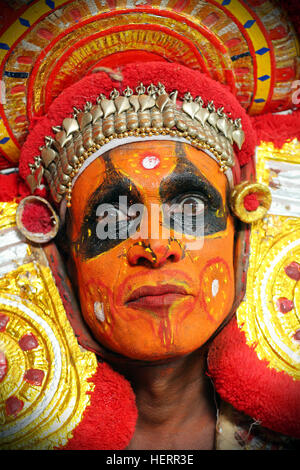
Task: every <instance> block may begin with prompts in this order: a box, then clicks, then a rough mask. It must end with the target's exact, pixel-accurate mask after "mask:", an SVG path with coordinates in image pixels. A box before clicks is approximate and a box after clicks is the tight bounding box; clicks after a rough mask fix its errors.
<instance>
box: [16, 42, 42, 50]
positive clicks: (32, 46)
mask: <svg viewBox="0 0 300 470" xmlns="http://www.w3.org/2000/svg"><path fill="white" fill-rule="evenodd" d="M21 45H22V46H23V47H24V49H26V50H28V51H36V52H40V51H41V50H42V49H41V48H40V47H39V46H36V45H35V44H32V43H31V42H28V41H25V39H23V41H22V42H21Z"/></svg>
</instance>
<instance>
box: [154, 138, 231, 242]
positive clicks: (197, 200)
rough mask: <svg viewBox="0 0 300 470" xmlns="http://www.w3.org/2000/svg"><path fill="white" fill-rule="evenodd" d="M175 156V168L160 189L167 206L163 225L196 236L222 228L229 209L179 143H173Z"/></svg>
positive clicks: (218, 230)
mask: <svg viewBox="0 0 300 470" xmlns="http://www.w3.org/2000/svg"><path fill="white" fill-rule="evenodd" d="M176 155H177V156H178V160H177V165H176V168H175V170H174V171H173V173H172V174H171V175H169V176H168V177H166V178H164V180H163V181H162V183H161V185H160V188H159V192H160V197H161V200H162V201H163V202H164V205H165V207H166V210H165V211H164V215H165V217H164V225H166V226H168V227H169V228H171V229H174V231H175V232H179V233H185V234H187V235H195V236H201V235H202V236H206V235H212V234H213V233H217V232H220V231H223V230H225V229H226V225H227V215H228V210H227V208H226V204H225V205H224V203H223V200H222V196H221V194H220V193H219V192H218V191H217V190H216V188H215V187H214V186H212V185H211V183H210V182H209V181H208V180H207V179H206V178H205V176H204V175H202V173H201V172H200V171H199V170H198V168H197V167H195V166H194V165H193V164H192V163H191V162H190V161H189V160H188V159H187V157H186V154H185V152H184V147H183V145H182V144H181V143H179V142H178V143H176ZM184 210H185V211H186V212H185V215H184Z"/></svg>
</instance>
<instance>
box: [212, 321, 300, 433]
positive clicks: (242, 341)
mask: <svg viewBox="0 0 300 470" xmlns="http://www.w3.org/2000/svg"><path fill="white" fill-rule="evenodd" d="M208 375H209V376H210V377H211V378H212V380H213V381H214V385H215V388H216V390H217V392H218V393H219V394H220V396H221V398H222V399H223V400H225V401H227V402H229V403H230V404H231V405H233V406H234V407H235V408H236V409H237V410H239V411H242V412H244V413H245V414H247V415H249V416H251V417H252V418H254V419H256V420H258V421H260V422H261V425H262V426H265V427H267V428H269V429H272V430H274V431H276V432H279V433H281V434H286V435H289V436H292V437H295V438H300V381H299V380H298V381H294V380H293V379H292V377H290V376H289V375H287V374H285V373H284V372H277V371H276V370H275V369H272V368H270V367H269V366H268V362H267V361H261V360H259V359H258V357H257V354H256V352H255V350H254V348H253V347H250V346H248V345H247V344H246V338H245V334H244V332H242V331H241V330H240V329H239V328H238V325H237V321H236V318H235V317H234V318H233V319H232V320H231V322H230V323H229V324H228V325H227V326H226V327H225V328H224V329H223V330H222V331H221V332H220V333H219V335H218V336H217V337H216V338H215V339H214V341H213V343H212V345H211V347H210V350H209V357H208Z"/></svg>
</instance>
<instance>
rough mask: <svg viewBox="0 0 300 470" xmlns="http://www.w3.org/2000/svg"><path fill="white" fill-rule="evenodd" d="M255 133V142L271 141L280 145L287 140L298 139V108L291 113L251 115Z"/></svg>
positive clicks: (299, 134) (299, 136) (299, 112)
mask: <svg viewBox="0 0 300 470" xmlns="http://www.w3.org/2000/svg"><path fill="white" fill-rule="evenodd" d="M251 122H252V125H253V127H254V129H255V131H256V134H257V144H259V143H260V142H262V141H265V142H273V144H274V145H275V147H278V148H280V147H282V146H283V144H284V143H285V142H286V141H288V140H293V139H295V138H296V139H298V140H300V110H297V111H294V112H293V113H292V114H265V115H262V116H254V117H251Z"/></svg>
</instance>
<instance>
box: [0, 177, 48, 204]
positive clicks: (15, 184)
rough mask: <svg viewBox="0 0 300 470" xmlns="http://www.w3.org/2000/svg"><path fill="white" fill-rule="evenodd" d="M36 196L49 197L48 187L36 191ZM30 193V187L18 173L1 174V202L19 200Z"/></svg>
mask: <svg viewBox="0 0 300 470" xmlns="http://www.w3.org/2000/svg"><path fill="white" fill-rule="evenodd" d="M35 194H36V196H41V197H47V192H46V189H45V188H43V189H38V190H36V191H35ZM29 195H30V189H29V187H28V185H27V184H26V183H25V181H24V180H23V179H22V178H20V176H19V174H18V173H10V174H9V175H1V174H0V202H11V201H16V202H19V201H20V200H21V199H23V198H24V197H26V196H29Z"/></svg>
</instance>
